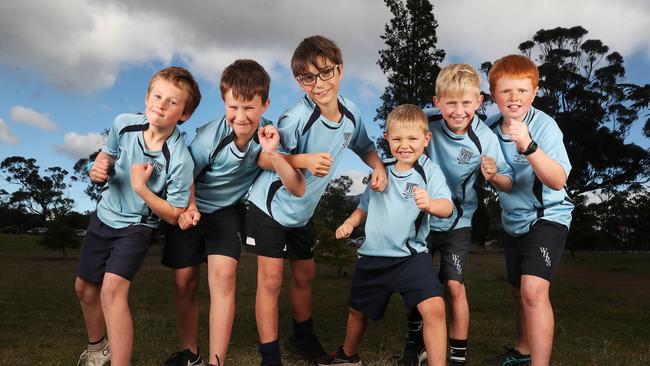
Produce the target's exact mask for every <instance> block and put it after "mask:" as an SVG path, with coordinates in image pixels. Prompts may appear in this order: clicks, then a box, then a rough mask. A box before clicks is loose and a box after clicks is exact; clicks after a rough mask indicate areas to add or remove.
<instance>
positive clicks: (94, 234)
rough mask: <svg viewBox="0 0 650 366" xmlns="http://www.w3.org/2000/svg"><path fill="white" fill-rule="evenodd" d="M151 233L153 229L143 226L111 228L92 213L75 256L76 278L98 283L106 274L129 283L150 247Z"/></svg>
mask: <svg viewBox="0 0 650 366" xmlns="http://www.w3.org/2000/svg"><path fill="white" fill-rule="evenodd" d="M153 232H154V229H153V228H151V227H149V226H145V225H131V226H127V227H125V228H121V229H115V228H112V227H110V226H108V225H106V224H104V223H103V222H102V221H101V220H100V219H99V218H98V217H97V213H96V212H93V213H92V214H91V215H90V222H89V223H88V229H87V230H86V237H85V238H84V242H83V246H82V247H81V253H80V254H79V268H78V269H77V276H78V277H79V278H82V279H84V280H86V281H88V282H94V283H101V282H102V281H103V280H104V274H105V273H106V272H108V273H113V274H116V275H118V276H120V277H122V278H125V279H127V280H129V281H133V277H134V276H135V274H136V272H138V270H139V269H140V267H141V266H142V262H143V261H144V258H145V256H146V255H147V251H148V250H149V247H151V243H152V240H151V239H152V238H153Z"/></svg>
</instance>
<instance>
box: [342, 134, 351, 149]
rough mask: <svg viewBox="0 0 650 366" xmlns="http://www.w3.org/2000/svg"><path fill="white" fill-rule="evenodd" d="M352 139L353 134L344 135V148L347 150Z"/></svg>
mask: <svg viewBox="0 0 650 366" xmlns="http://www.w3.org/2000/svg"><path fill="white" fill-rule="evenodd" d="M351 139H352V132H344V133H343V148H344V149H345V148H347V147H348V146H349V145H350V140H351Z"/></svg>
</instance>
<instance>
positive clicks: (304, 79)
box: [298, 64, 339, 86]
mask: <svg viewBox="0 0 650 366" xmlns="http://www.w3.org/2000/svg"><path fill="white" fill-rule="evenodd" d="M338 67H339V65H338V64H337V65H334V66H331V67H328V68H325V69H323V70H321V71H320V72H319V73H318V74H312V73H310V72H306V73H304V74H302V75H300V76H298V80H299V81H300V83H301V84H302V85H304V86H310V85H314V84H316V78H320V79H321V80H323V81H325V80H329V79H331V78H333V77H334V71H336V69H337V68H338Z"/></svg>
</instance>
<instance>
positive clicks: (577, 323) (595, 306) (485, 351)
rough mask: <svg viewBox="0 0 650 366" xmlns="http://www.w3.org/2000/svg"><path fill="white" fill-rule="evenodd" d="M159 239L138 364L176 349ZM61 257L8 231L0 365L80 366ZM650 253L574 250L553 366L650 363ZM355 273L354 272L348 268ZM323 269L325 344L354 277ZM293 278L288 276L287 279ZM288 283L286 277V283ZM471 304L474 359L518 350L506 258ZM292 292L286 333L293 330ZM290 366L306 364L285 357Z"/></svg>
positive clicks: (483, 275)
mask: <svg viewBox="0 0 650 366" xmlns="http://www.w3.org/2000/svg"><path fill="white" fill-rule="evenodd" d="M160 254H161V247H160V246H154V247H153V248H152V250H151V252H150V254H149V256H148V258H147V261H146V263H145V265H144V266H143V268H142V270H141V271H140V272H139V273H138V275H137V276H136V279H135V281H134V283H133V286H132V291H131V309H132V312H133V314H134V322H135V344H134V353H133V362H132V364H133V365H159V364H160V363H161V362H162V361H163V360H164V359H165V358H166V357H167V356H168V354H169V353H171V352H173V351H176V350H177V348H178V338H177V336H176V324H175V319H174V309H173V304H172V296H173V287H172V272H171V271H170V270H168V269H167V268H165V267H163V266H161V265H160V264H159V261H160ZM69 255H70V257H71V258H70V259H63V258H62V256H61V254H60V253H58V252H51V251H46V250H44V249H41V248H40V247H38V246H37V245H36V244H35V237H29V236H12V235H0V365H75V364H76V360H77V357H78V356H79V354H80V352H81V351H82V350H83V347H84V346H85V342H86V335H85V328H84V325H83V321H82V317H81V311H80V308H79V304H78V301H77V299H76V297H75V294H74V291H73V282H74V278H75V269H76V266H77V261H76V257H77V255H78V251H71V252H70V253H69ZM649 268H650V255H648V254H627V255H618V254H607V255H605V254H600V253H578V254H577V256H576V258H575V259H570V258H569V257H566V258H565V259H564V262H563V263H562V264H561V267H560V272H559V273H558V276H557V279H556V281H555V283H554V285H553V287H552V301H553V304H554V309H555V315H556V334H555V343H554V351H553V365H572V366H573V365H650V328H649V327H648V324H649V323H650V311H649V310H650V290H648V289H647V287H648V285H650V273H649ZM255 271H256V265H255V258H254V257H252V256H249V255H243V257H242V260H241V263H240V266H239V275H238V292H237V314H236V319H235V325H234V329H233V337H232V343H231V345H230V351H229V354H228V364H230V365H257V364H259V359H258V356H257V352H256V350H257V348H256V347H257V333H256V329H255V316H254V312H253V309H254V301H255V299H254V294H255ZM350 271H351V268H350V270H349V271H348V272H350ZM335 273H336V272H335V270H334V269H330V268H327V267H325V266H320V267H319V268H318V274H317V279H316V281H315V283H314V291H313V292H314V309H313V311H314V317H315V322H316V329H317V332H318V334H319V336H320V338H321V341H322V342H323V344H324V345H325V347H326V348H327V349H328V350H330V349H334V348H335V347H336V346H337V345H338V344H340V343H341V342H342V338H343V335H344V333H345V320H346V317H347V308H346V301H347V292H348V289H349V282H350V278H349V277H347V278H337V277H336V275H335ZM203 275H204V279H203V281H202V287H201V292H200V301H201V334H200V339H201V344H200V346H201V348H202V349H203V350H207V324H208V323H207V315H208V296H207V295H208V291H207V281H206V280H205V270H204V271H203ZM288 275H289V274H288V273H287V277H285V278H288ZM285 282H288V281H286V280H285ZM467 287H468V294H469V298H470V306H471V309H472V310H471V311H472V313H471V314H472V319H471V329H470V347H471V349H470V355H469V357H470V362H469V364H470V365H483V364H484V362H483V360H484V358H485V357H486V356H488V355H491V354H494V353H497V352H500V351H501V347H502V346H504V345H512V342H513V339H514V336H515V332H514V329H515V325H514V318H513V315H512V309H513V305H512V301H511V300H510V298H509V290H508V287H507V285H506V282H505V269H504V265H503V258H502V255H501V254H498V253H484V252H481V251H478V252H476V253H472V255H471V257H470V264H469V266H468V273H467ZM285 295H286V289H285V291H284V292H283V294H282V297H281V304H280V337H281V339H283V337H286V336H288V335H289V333H290V331H291V314H290V307H289V303H288V299H287V297H286V296H285ZM404 316H405V310H404V306H403V305H402V302H401V299H400V298H399V296H394V297H393V299H392V302H391V304H390V306H389V309H388V311H387V313H386V316H385V318H384V319H383V320H382V321H380V322H376V323H372V322H371V323H370V326H369V329H368V332H367V333H366V336H365V337H364V341H363V344H362V349H361V357H362V359H363V360H364V362H365V364H366V365H394V364H395V362H396V357H397V355H398V354H399V353H400V351H401V347H402V343H403V336H404V334H405V328H406V327H405V324H404V323H405V319H404ZM285 356H286V359H285V365H306V364H305V363H303V362H301V361H299V360H297V359H295V358H292V357H291V356H290V355H285Z"/></svg>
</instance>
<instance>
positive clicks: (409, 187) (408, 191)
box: [402, 183, 417, 199]
mask: <svg viewBox="0 0 650 366" xmlns="http://www.w3.org/2000/svg"><path fill="white" fill-rule="evenodd" d="M416 186H417V185H416V184H415V183H406V184H405V185H404V191H402V197H404V199H409V198H413V196H415V193H413V189H414V188H415V187H416Z"/></svg>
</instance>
